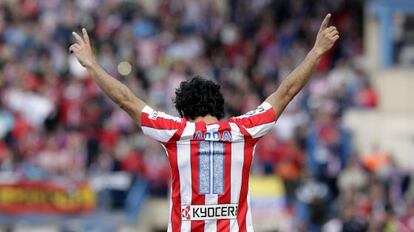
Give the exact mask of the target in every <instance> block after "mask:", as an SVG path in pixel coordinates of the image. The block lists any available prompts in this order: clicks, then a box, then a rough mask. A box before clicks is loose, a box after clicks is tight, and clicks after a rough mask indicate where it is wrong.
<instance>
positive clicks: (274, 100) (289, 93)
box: [266, 14, 339, 116]
mask: <svg viewBox="0 0 414 232" xmlns="http://www.w3.org/2000/svg"><path fill="white" fill-rule="evenodd" d="M330 19H331V14H327V15H326V17H325V19H324V20H323V22H322V24H321V27H320V29H319V31H318V35H317V36H316V41H315V44H314V46H313V48H312V49H311V50H310V52H309V53H308V54H307V55H306V58H305V59H304V60H303V61H302V63H301V64H300V65H299V66H298V67H297V68H296V69H295V70H293V72H291V73H290V74H289V76H288V77H287V78H286V79H285V80H284V81H283V82H282V83H281V84H280V86H279V88H278V89H277V90H276V91H275V92H274V93H272V94H271V95H270V96H269V97H268V98H267V99H266V102H268V103H270V104H271V105H272V106H273V109H274V110H275V112H276V115H277V116H279V115H280V114H281V113H282V112H283V110H284V109H285V107H286V106H287V104H289V102H290V101H291V100H292V99H293V97H295V96H296V94H297V93H298V92H299V91H300V90H301V89H302V88H303V87H304V86H305V84H306V83H307V82H308V80H309V78H310V76H311V75H312V72H313V70H314V69H315V68H316V66H317V65H318V64H319V61H320V59H321V57H322V56H323V55H324V54H325V53H326V52H327V51H329V50H330V49H331V48H332V46H333V45H334V44H335V42H336V41H337V40H338V39H339V32H338V30H337V29H336V27H334V26H330V27H329V26H328V25H329V20H330Z"/></svg>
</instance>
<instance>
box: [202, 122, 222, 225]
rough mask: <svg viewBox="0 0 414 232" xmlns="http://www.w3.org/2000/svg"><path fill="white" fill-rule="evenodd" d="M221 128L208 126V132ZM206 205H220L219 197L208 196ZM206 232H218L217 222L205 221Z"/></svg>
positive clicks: (214, 195) (212, 125)
mask: <svg viewBox="0 0 414 232" xmlns="http://www.w3.org/2000/svg"><path fill="white" fill-rule="evenodd" d="M219 127H220V125H219V124H211V125H207V126H206V131H208V132H216V131H218V129H219ZM210 150H211V149H210ZM210 165H212V162H210ZM212 169H213V166H210V170H212ZM210 177H212V174H210ZM204 204H206V205H216V204H218V195H217V194H206V195H205V201H204ZM204 231H217V220H205V222H204Z"/></svg>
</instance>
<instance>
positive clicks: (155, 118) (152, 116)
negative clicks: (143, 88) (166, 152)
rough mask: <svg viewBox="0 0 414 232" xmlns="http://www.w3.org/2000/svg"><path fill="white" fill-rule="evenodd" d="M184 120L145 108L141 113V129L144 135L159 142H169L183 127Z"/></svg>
mask: <svg viewBox="0 0 414 232" xmlns="http://www.w3.org/2000/svg"><path fill="white" fill-rule="evenodd" d="M184 125H185V122H184V119H182V118H179V117H174V116H171V115H169V114H166V113H164V112H160V111H156V110H154V109H152V108H151V107H149V106H145V107H144V108H143V109H142V113H141V128H142V131H143V132H144V134H145V135H148V136H150V137H151V138H153V139H155V140H157V141H159V142H163V143H165V142H169V141H171V139H173V137H174V135H177V134H178V133H179V132H180V131H182V128H183V127H184Z"/></svg>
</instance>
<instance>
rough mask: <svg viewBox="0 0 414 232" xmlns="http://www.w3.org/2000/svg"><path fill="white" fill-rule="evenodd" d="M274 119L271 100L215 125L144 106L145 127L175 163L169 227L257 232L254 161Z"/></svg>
mask: <svg viewBox="0 0 414 232" xmlns="http://www.w3.org/2000/svg"><path fill="white" fill-rule="evenodd" d="M275 122H276V114H275V112H274V110H273V108H272V106H271V105H270V104H269V103H267V102H264V103H263V104H261V105H260V106H259V107H258V108H257V109H256V110H254V111H250V112H248V113H246V114H244V115H242V116H238V117H232V118H230V119H229V120H227V121H220V122H217V123H211V124H206V123H205V122H202V121H200V122H190V121H188V120H186V119H184V118H178V117H173V116H171V115H168V114H165V113H163V112H158V111H155V110H153V109H152V108H150V107H149V106H146V107H145V108H144V109H143V112H142V116H141V124H142V130H143V132H144V133H145V134H146V135H149V136H150V137H152V138H154V139H156V140H157V141H159V142H160V143H161V144H162V145H163V147H164V148H165V150H166V153H167V156H168V160H169V163H170V167H171V195H170V201H171V202H170V220H169V225H168V231H174V232H175V231H209V232H210V231H253V223H252V218H251V213H250V206H249V200H248V199H249V193H248V192H249V191H248V185H249V171H250V166H251V163H252V158H253V152H254V147H255V145H256V143H257V141H258V140H259V139H260V138H261V137H262V136H264V135H265V134H266V133H267V132H269V131H270V130H271V129H272V128H273V127H274V124H275Z"/></svg>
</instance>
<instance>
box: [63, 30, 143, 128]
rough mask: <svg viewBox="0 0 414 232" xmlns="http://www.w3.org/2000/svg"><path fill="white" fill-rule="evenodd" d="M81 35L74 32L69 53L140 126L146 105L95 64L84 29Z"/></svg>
mask: <svg viewBox="0 0 414 232" xmlns="http://www.w3.org/2000/svg"><path fill="white" fill-rule="evenodd" d="M82 34H83V36H82V37H81V36H80V35H78V34H77V33H76V32H73V36H74V37H75V39H76V43H74V44H72V45H71V46H70V47H69V51H70V52H72V53H73V54H74V55H75V56H76V58H77V59H78V61H79V63H80V64H81V65H82V66H83V67H85V68H86V69H87V70H88V72H89V73H90V74H91V75H92V77H93V79H94V80H95V82H96V83H97V84H98V85H99V87H100V88H101V89H102V90H103V91H104V92H105V94H106V95H108V97H110V98H111V99H112V101H114V102H115V103H116V104H117V105H119V106H120V107H121V108H122V109H123V110H125V111H126V112H127V113H128V114H129V116H130V117H131V118H132V119H133V120H134V121H135V122H136V123H138V124H139V125H141V112H142V111H143V109H144V107H145V106H146V104H145V103H144V102H143V101H142V100H141V99H139V98H137V97H136V96H135V95H134V93H132V91H131V90H130V89H129V88H128V87H127V86H125V85H124V84H122V83H121V82H120V81H118V80H117V79H115V78H113V77H112V76H110V75H109V74H108V73H107V72H106V71H105V70H104V69H103V68H102V67H101V66H100V65H99V64H98V63H96V60H95V57H94V55H93V53H92V48H91V44H90V41H89V36H88V33H87V32H86V30H85V29H82Z"/></svg>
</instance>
